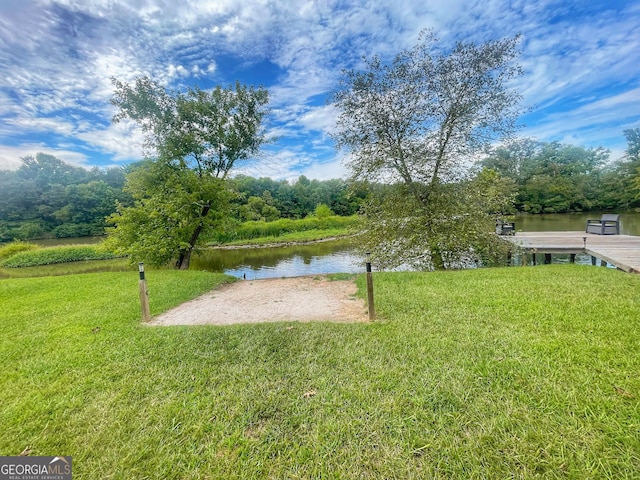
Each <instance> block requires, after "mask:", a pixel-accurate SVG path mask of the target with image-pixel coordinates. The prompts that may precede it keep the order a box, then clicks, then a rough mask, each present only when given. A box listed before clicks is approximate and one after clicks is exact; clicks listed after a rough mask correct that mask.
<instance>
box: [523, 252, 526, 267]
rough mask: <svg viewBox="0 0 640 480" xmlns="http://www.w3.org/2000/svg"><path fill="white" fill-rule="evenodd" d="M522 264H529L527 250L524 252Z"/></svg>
mask: <svg viewBox="0 0 640 480" xmlns="http://www.w3.org/2000/svg"><path fill="white" fill-rule="evenodd" d="M522 266H523V267H526V266H527V253H526V252H523V253H522Z"/></svg>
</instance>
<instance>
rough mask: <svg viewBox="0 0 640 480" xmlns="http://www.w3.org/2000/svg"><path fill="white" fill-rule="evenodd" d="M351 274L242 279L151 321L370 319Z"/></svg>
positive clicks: (221, 322)
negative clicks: (346, 276) (335, 277)
mask: <svg viewBox="0 0 640 480" xmlns="http://www.w3.org/2000/svg"><path fill="white" fill-rule="evenodd" d="M355 294H356V284H355V283H354V282H353V281H352V280H335V281H331V280H329V279H328V278H326V277H324V276H312V277H295V278H278V279H267V280H253V281H247V280H244V281H238V282H235V283H232V284H229V285H224V286H222V287H220V288H218V289H215V290H213V291H211V292H208V293H206V294H204V295H202V296H200V297H198V298H196V299H194V300H191V301H189V302H186V303H183V304H182V305H180V306H178V307H176V308H174V309H172V310H169V311H167V312H165V313H163V314H161V315H159V316H157V317H155V318H154V319H153V320H152V321H151V322H150V323H149V324H150V325H231V324H236V323H260V322H279V321H302V322H308V321H330V322H363V321H367V307H366V305H365V303H364V301H363V300H362V299H360V298H357V297H356V296H355Z"/></svg>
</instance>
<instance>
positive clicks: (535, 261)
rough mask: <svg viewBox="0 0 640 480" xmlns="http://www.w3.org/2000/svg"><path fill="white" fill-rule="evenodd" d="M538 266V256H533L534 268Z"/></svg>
mask: <svg viewBox="0 0 640 480" xmlns="http://www.w3.org/2000/svg"><path fill="white" fill-rule="evenodd" d="M537 264H538V259H537V258H536V254H535V253H534V254H533V266H534V267H535V266H536V265H537Z"/></svg>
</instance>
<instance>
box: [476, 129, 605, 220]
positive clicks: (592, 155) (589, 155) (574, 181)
mask: <svg viewBox="0 0 640 480" xmlns="http://www.w3.org/2000/svg"><path fill="white" fill-rule="evenodd" d="M608 155H609V152H608V151H607V150H606V149H604V148H588V149H587V148H583V147H577V146H574V145H563V144H560V143H558V142H550V143H549V142H539V141H534V140H530V139H519V140H516V141H512V142H510V143H507V144H505V145H500V146H497V147H494V148H493V149H491V151H490V153H489V156H488V157H487V158H486V159H485V160H483V162H482V164H483V165H484V166H485V167H486V168H491V169H494V170H495V171H497V172H498V173H500V174H501V175H503V176H505V177H507V178H510V179H511V180H512V181H514V182H515V184H516V185H517V188H518V194H517V196H516V198H515V203H516V208H517V209H518V210H519V211H523V212H530V213H564V212H579V211H584V210H591V209H594V208H606V207H610V206H612V205H610V203H611V202H608V203H606V204H605V200H604V198H605V197H606V194H605V190H606V189H605V188H604V187H603V186H604V185H606V183H607V182H606V181H604V182H603V167H604V165H605V161H606V160H607V158H608Z"/></svg>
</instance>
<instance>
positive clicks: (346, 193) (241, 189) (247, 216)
mask: <svg viewBox="0 0 640 480" xmlns="http://www.w3.org/2000/svg"><path fill="white" fill-rule="evenodd" d="M231 184H232V186H233V188H234V189H235V190H236V191H237V192H238V194H239V195H238V197H237V199H236V200H235V203H236V204H237V205H238V207H237V210H238V215H237V216H238V218H239V219H240V220H243V221H246V220H259V219H261V218H265V220H270V219H271V218H266V217H267V216H266V215H265V214H263V213H262V207H260V208H252V206H250V205H249V201H250V200H251V199H253V200H252V201H253V202H258V200H257V199H258V198H259V199H262V201H264V204H265V205H268V206H272V207H273V208H274V209H276V210H277V211H278V212H279V215H280V216H281V217H283V218H291V219H296V218H304V217H306V216H308V215H311V214H313V213H314V209H315V207H316V206H317V205H319V204H321V203H324V204H325V205H327V206H329V208H330V209H331V211H332V212H334V213H335V214H336V215H341V216H350V215H354V214H356V213H358V211H359V209H360V205H361V203H362V201H363V199H364V198H366V196H367V194H368V190H367V188H365V187H364V186H363V185H362V184H350V183H349V182H347V181H345V180H341V179H333V180H324V181H320V180H309V179H308V178H306V177H305V176H304V175H301V176H300V177H299V178H298V179H297V180H296V181H295V182H293V183H289V182H288V181H286V180H280V181H275V180H272V179H270V178H252V177H248V176H246V175H238V176H236V177H234V178H233V179H231Z"/></svg>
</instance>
